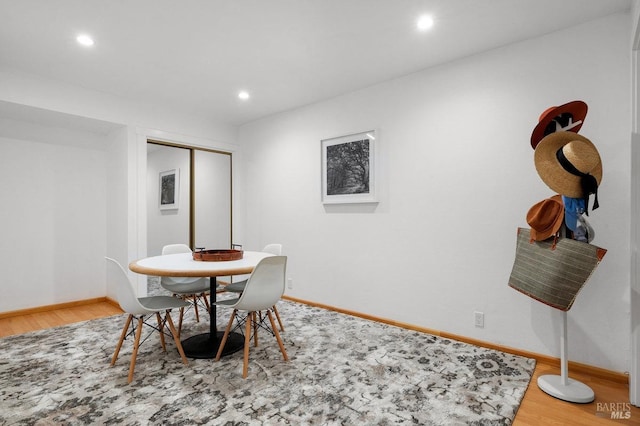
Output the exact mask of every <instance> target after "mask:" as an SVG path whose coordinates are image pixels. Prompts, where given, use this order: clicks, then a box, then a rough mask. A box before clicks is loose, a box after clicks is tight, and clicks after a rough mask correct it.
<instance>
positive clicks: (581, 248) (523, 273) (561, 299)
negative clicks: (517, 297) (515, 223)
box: [509, 228, 607, 311]
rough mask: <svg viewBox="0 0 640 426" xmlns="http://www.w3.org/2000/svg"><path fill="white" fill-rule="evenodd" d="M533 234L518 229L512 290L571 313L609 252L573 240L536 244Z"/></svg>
mask: <svg viewBox="0 0 640 426" xmlns="http://www.w3.org/2000/svg"><path fill="white" fill-rule="evenodd" d="M529 231H530V230H529V229H527V228H518V238H517V246H516V258H515V261H514V262H513V269H512V270H511V276H510V277H509V286H510V287H512V288H514V289H516V290H518V291H519V292H521V293H524V294H526V295H527V296H529V297H532V298H534V299H536V300H538V301H540V302H542V303H545V304H547V305H549V306H552V307H554V308H556V309H560V310H563V311H568V310H569V309H571V305H573V302H574V300H575V299H576V296H577V295H578V292H579V291H580V290H581V289H582V287H583V286H584V284H585V283H586V282H587V280H588V279H589V277H590V276H591V274H592V273H593V271H595V269H596V267H597V266H598V264H599V263H600V261H601V260H602V258H603V257H604V255H605V253H606V252H607V250H606V249H603V248H600V247H597V246H594V245H592V244H588V243H584V242H580V241H576V240H573V239H570V238H558V239H557V240H556V239H554V238H549V239H547V240H544V241H533V240H531V235H530V232H529Z"/></svg>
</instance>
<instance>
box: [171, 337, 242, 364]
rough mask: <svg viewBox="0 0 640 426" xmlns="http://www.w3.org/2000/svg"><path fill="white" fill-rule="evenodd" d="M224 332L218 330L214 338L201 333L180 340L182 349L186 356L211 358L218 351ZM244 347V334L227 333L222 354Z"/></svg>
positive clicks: (228, 353)
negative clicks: (227, 336)
mask: <svg viewBox="0 0 640 426" xmlns="http://www.w3.org/2000/svg"><path fill="white" fill-rule="evenodd" d="M223 335H224V333H223V332H222V331H218V332H217V333H216V336H215V338H213V339H212V338H211V337H210V336H211V334H209V333H203V334H197V335H195V336H191V337H189V338H188V339H186V340H183V341H182V349H183V350H184V354H185V355H186V356H187V358H196V359H213V358H215V357H216V354H217V353H218V347H219V345H220V341H221V340H222V336H223ZM242 348H244V336H242V335H241V334H238V333H229V338H228V339H227V343H226V344H225V345H224V350H223V351H222V356H227V355H230V354H232V353H235V352H237V351H239V350H240V349H242Z"/></svg>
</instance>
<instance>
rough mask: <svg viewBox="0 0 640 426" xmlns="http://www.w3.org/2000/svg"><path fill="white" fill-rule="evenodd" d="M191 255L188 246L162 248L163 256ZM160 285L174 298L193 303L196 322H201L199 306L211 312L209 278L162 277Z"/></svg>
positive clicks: (181, 314)
mask: <svg viewBox="0 0 640 426" xmlns="http://www.w3.org/2000/svg"><path fill="white" fill-rule="evenodd" d="M175 253H191V249H190V248H189V246H187V245H186V244H169V245H166V246H164V247H162V254H163V255H164V254H175ZM160 285H161V286H162V288H164V289H165V290H167V291H170V292H171V293H172V294H173V295H174V296H176V297H179V298H181V299H183V300H188V301H192V303H191V304H190V306H193V309H194V310H195V314H196V322H200V313H199V311H198V305H200V306H201V307H203V308H204V309H205V310H206V311H207V312H210V309H211V308H210V307H209V300H208V298H207V296H208V294H209V290H210V288H211V286H210V285H209V278H191V277H161V278H160ZM184 311H185V310H184V308H182V309H180V319H179V321H178V335H180V333H181V332H182V320H183V318H184Z"/></svg>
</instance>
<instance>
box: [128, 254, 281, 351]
mask: <svg viewBox="0 0 640 426" xmlns="http://www.w3.org/2000/svg"><path fill="white" fill-rule="evenodd" d="M270 256H273V254H271V253H263V252H258V251H245V252H243V256H242V259H238V260H230V261H221V262H220V261H218V262H211V261H201V260H194V259H193V255H192V254H191V253H176V254H166V255H161V256H152V257H146V258H144V259H140V260H136V261H134V262H131V263H130V264H129V269H131V270H132V271H133V272H136V273H139V274H144V275H152V276H160V277H210V279H211V280H210V291H209V300H210V306H211V312H210V327H209V332H208V333H202V334H197V335H195V336H191V337H189V338H187V339H185V340H183V341H182V348H183V349H184V353H185V355H186V356H188V357H189V358H200V359H203V358H215V357H216V353H217V352H218V347H219V343H220V340H221V339H222V335H223V332H222V331H218V328H217V325H216V305H215V301H216V287H217V281H216V277H220V276H230V275H244V274H250V273H251V272H252V271H253V269H254V268H255V267H256V265H257V264H258V263H259V262H260V261H261V260H262V259H264V258H265V257H270ZM243 346H244V337H243V336H242V335H240V334H237V333H231V334H230V335H229V338H228V339H227V343H226V344H225V346H224V352H223V354H222V355H223V356H225V355H229V354H231V353H234V352H237V351H238V350H240V349H242V347H243Z"/></svg>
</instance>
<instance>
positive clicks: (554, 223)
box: [527, 195, 564, 241]
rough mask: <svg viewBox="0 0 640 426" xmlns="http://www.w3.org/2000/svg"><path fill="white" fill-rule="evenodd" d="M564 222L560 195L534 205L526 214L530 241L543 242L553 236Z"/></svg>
mask: <svg viewBox="0 0 640 426" xmlns="http://www.w3.org/2000/svg"><path fill="white" fill-rule="evenodd" d="M563 220H564V204H562V198H561V197H560V195H554V196H553V197H551V198H547V199H546V200H542V201H540V202H538V203H536V204H534V205H533V206H532V207H531V208H530V209H529V211H528V212H527V223H528V224H529V226H531V239H532V240H536V241H543V240H546V239H547V238H549V237H551V236H553V235H555V234H556V233H557V232H558V231H559V230H560V227H561V226H562V221H563Z"/></svg>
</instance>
